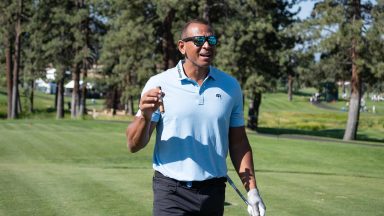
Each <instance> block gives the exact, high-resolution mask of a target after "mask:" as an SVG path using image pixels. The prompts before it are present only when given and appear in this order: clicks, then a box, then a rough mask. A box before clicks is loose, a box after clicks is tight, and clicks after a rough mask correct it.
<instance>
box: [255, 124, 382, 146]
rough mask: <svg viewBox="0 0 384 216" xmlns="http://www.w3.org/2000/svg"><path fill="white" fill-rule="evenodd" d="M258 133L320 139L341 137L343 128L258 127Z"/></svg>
mask: <svg viewBox="0 0 384 216" xmlns="http://www.w3.org/2000/svg"><path fill="white" fill-rule="evenodd" d="M257 132H258V133H263V134H270V135H305V136H312V137H303V139H312V140H316V137H319V138H318V139H319V140H321V138H333V139H343V136H344V129H327V130H300V129H291V128H266V127H259V128H258V129H257ZM357 140H359V141H369V142H380V143H383V142H384V139H379V138H378V139H375V138H369V137H368V136H366V135H357Z"/></svg>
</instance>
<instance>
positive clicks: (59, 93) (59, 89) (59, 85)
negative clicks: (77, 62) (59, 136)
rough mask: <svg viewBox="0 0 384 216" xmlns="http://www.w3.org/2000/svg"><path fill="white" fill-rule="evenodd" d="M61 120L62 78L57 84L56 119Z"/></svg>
mask: <svg viewBox="0 0 384 216" xmlns="http://www.w3.org/2000/svg"><path fill="white" fill-rule="evenodd" d="M64 73H65V72H64ZM62 118H64V77H63V78H61V79H60V80H59V81H58V82H57V109H56V119H62Z"/></svg>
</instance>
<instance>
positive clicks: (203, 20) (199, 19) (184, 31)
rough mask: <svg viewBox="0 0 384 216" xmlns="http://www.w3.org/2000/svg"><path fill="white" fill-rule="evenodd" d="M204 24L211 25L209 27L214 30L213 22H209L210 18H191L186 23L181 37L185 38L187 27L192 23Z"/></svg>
mask: <svg viewBox="0 0 384 216" xmlns="http://www.w3.org/2000/svg"><path fill="white" fill-rule="evenodd" d="M195 23H197V24H203V25H207V26H209V28H210V29H211V30H212V26H211V24H210V23H209V21H208V20H206V19H203V18H197V19H193V20H190V21H188V22H187V23H185V25H184V27H183V29H182V31H181V35H180V38H181V39H183V36H185V34H186V32H187V29H188V27H189V26H190V25H191V24H195Z"/></svg>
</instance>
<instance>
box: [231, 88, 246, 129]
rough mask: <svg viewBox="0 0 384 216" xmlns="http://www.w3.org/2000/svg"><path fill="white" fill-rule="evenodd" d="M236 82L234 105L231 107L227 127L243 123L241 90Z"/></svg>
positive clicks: (238, 125)
mask: <svg viewBox="0 0 384 216" xmlns="http://www.w3.org/2000/svg"><path fill="white" fill-rule="evenodd" d="M236 84H237V85H236V88H235V89H234V94H233V99H234V105H233V108H232V113H231V119H230V123H229V127H241V126H244V125H245V123H244V112H243V93H242V91H241V88H240V85H239V84H238V83H237V82H236Z"/></svg>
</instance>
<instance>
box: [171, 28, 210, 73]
mask: <svg viewBox="0 0 384 216" xmlns="http://www.w3.org/2000/svg"><path fill="white" fill-rule="evenodd" d="M211 35H213V32H212V30H211V28H210V27H209V26H207V25H204V24H200V23H192V24H190V25H189V26H188V29H187V31H186V34H185V35H183V38H182V39H184V38H189V37H194V36H205V37H207V36H211ZM178 45H179V50H180V52H181V53H182V54H184V55H185V61H186V63H192V64H193V65H195V66H198V67H203V68H206V67H208V66H209V65H210V64H211V63H212V61H213V57H214V54H215V46H212V45H209V44H208V41H205V42H204V44H203V45H202V46H196V45H195V44H194V42H193V41H179V44H178Z"/></svg>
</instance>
